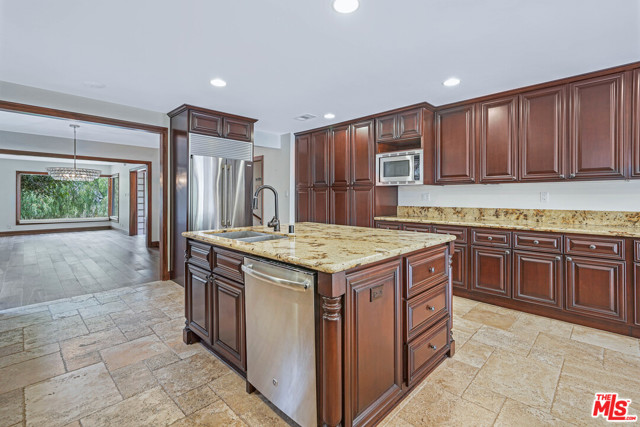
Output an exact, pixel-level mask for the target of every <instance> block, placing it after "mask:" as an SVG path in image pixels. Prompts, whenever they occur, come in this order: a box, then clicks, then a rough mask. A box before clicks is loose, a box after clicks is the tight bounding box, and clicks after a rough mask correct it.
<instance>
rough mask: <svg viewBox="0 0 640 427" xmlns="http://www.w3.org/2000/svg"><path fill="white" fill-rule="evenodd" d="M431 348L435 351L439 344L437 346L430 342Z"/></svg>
mask: <svg viewBox="0 0 640 427" xmlns="http://www.w3.org/2000/svg"><path fill="white" fill-rule="evenodd" d="M429 348H430V349H431V350H433V351H436V350H437V349H438V347H437V346H435V345H433V344H431V343H429Z"/></svg>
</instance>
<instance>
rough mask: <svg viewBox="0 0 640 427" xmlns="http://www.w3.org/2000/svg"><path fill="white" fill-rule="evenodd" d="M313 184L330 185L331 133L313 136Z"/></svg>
mask: <svg viewBox="0 0 640 427" xmlns="http://www.w3.org/2000/svg"><path fill="white" fill-rule="evenodd" d="M311 183H312V184H313V186H320V185H329V131H327V130H323V131H319V132H314V133H312V134H311Z"/></svg>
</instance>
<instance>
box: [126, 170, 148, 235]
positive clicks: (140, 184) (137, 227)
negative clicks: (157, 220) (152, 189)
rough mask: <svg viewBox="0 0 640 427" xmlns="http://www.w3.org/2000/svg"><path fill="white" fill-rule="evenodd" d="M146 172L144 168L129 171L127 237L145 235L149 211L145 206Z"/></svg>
mask: <svg viewBox="0 0 640 427" xmlns="http://www.w3.org/2000/svg"><path fill="white" fill-rule="evenodd" d="M148 193H149V186H148V170H147V167H146V166H141V167H137V168H133V169H131V170H130V171H129V236H139V235H145V234H146V229H147V221H148V220H149V219H148V218H149V210H148V206H147V194H148Z"/></svg>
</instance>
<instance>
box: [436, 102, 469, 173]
mask: <svg viewBox="0 0 640 427" xmlns="http://www.w3.org/2000/svg"><path fill="white" fill-rule="evenodd" d="M474 120H475V113H474V108H473V105H464V106H462V107H454V108H449V109H446V110H440V111H439V112H438V113H437V114H436V183H438V184H447V183H465V184H468V183H473V182H475V180H476V174H475V132H474Z"/></svg>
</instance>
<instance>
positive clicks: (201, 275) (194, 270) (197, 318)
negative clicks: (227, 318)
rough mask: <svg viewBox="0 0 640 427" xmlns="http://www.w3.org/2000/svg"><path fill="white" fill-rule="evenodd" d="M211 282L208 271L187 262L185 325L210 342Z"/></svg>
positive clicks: (211, 319) (211, 277)
mask: <svg viewBox="0 0 640 427" xmlns="http://www.w3.org/2000/svg"><path fill="white" fill-rule="evenodd" d="M212 282H213V276H212V275H211V273H210V272H208V271H206V270H204V269H202V268H199V267H196V266H193V265H191V264H187V266H186V268H185V292H186V295H185V302H186V307H185V311H186V316H187V325H188V327H189V329H191V330H192V331H193V332H194V333H195V334H196V335H197V336H199V337H200V339H202V340H203V341H205V342H207V343H209V344H211V339H212V334H211V329H212V322H213V318H212V313H211V311H212V310H211V302H212V293H211V292H212V290H211V288H212Z"/></svg>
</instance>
